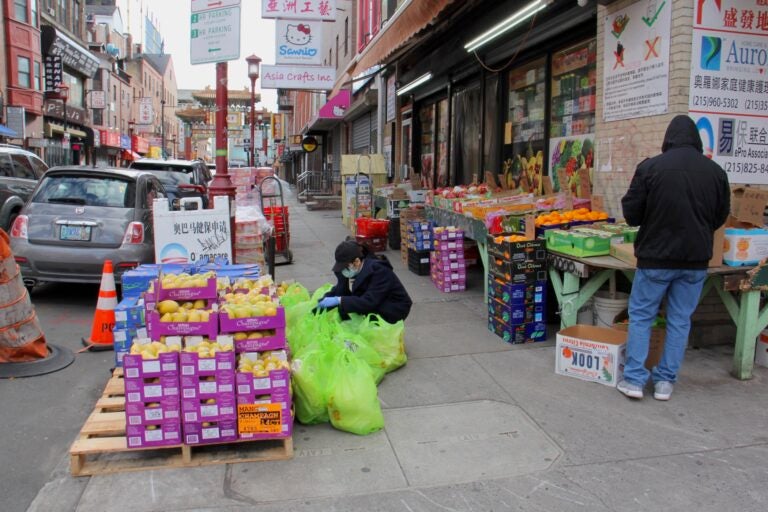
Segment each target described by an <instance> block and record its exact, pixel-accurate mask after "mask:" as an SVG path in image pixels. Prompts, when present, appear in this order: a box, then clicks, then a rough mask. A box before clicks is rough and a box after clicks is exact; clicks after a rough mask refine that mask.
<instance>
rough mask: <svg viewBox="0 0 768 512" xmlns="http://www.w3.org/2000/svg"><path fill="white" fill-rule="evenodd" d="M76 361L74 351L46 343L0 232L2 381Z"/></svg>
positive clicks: (5, 236) (64, 366) (6, 241)
mask: <svg viewBox="0 0 768 512" xmlns="http://www.w3.org/2000/svg"><path fill="white" fill-rule="evenodd" d="M74 360H75V357H74V355H73V354H72V351H71V350H69V349H67V348H62V347H57V346H56V345H51V344H48V343H46V340H45V334H43V330H42V328H41V327H40V323H39V322H38V321H37V314H36V313H35V307H34V306H33V305H32V301H31V300H30V298H29V293H28V292H27V290H26V289H25V288H24V282H23V281H22V277H21V272H20V270H19V266H18V265H17V264H16V261H15V259H14V257H13V253H12V252H11V244H10V239H9V238H8V234H7V233H6V232H5V231H3V230H2V229H0V379H10V378H19V377H32V376H34V375H43V374H46V373H51V372H55V371H58V370H61V369H62V368H66V367H67V366H69V365H70V364H72V361H74Z"/></svg>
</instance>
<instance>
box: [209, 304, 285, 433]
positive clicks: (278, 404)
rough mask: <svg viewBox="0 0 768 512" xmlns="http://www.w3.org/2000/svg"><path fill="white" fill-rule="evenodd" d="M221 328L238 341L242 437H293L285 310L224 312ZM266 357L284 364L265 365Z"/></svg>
mask: <svg viewBox="0 0 768 512" xmlns="http://www.w3.org/2000/svg"><path fill="white" fill-rule="evenodd" d="M262 293H270V291H269V290H263V291H262ZM273 299H274V297H273ZM220 330H221V332H222V333H228V334H230V335H232V336H233V338H234V341H235V351H236V352H237V360H238V366H237V371H236V373H235V385H236V394H235V398H236V402H237V410H238V422H239V425H238V431H239V437H240V439H279V438H286V437H290V436H291V435H292V433H293V415H292V413H291V406H292V402H291V392H290V381H291V376H290V371H289V370H288V356H287V353H286V351H285V348H286V337H285V309H284V308H283V307H282V306H279V307H277V309H276V311H275V315H273V316H250V317H243V318H231V317H230V316H229V314H228V313H227V312H226V311H222V312H221V315H220ZM265 360H266V361H280V362H281V367H277V365H275V364H272V365H271V366H270V364H269V363H267V364H266V365H265V364H263V363H264V361H265ZM272 366H275V368H272ZM255 419H258V420H257V421H256V420H255ZM254 425H255V427H254Z"/></svg>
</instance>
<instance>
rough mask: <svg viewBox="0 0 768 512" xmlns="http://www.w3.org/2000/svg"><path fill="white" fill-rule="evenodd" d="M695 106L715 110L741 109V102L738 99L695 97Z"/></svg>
mask: <svg viewBox="0 0 768 512" xmlns="http://www.w3.org/2000/svg"><path fill="white" fill-rule="evenodd" d="M693 106H694V107H714V108H739V100H738V98H720V97H718V96H693ZM753 108H754V107H753Z"/></svg>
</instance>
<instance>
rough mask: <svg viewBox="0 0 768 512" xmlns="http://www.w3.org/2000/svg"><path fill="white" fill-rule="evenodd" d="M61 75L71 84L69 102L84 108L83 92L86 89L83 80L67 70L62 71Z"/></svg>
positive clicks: (65, 81) (66, 82)
mask: <svg viewBox="0 0 768 512" xmlns="http://www.w3.org/2000/svg"><path fill="white" fill-rule="evenodd" d="M61 76H62V78H63V79H64V83H65V84H67V85H68V86H69V99H68V100H67V104H68V105H71V106H73V107H78V108H83V92H84V90H85V89H84V87H83V80H82V79H81V78H78V77H76V76H75V75H71V74H69V73H67V72H66V71H62V73H61Z"/></svg>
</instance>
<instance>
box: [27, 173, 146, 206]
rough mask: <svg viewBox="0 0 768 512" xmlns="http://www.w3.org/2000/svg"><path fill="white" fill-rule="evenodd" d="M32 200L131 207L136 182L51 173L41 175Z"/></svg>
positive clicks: (118, 178)
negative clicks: (40, 180) (41, 177)
mask: <svg viewBox="0 0 768 512" xmlns="http://www.w3.org/2000/svg"><path fill="white" fill-rule="evenodd" d="M32 202H33V203H62V204H75V205H83V206H106V207H110V208H133V206H134V204H135V202H136V183H135V182H134V181H133V180H130V179H127V178H120V177H107V176H94V175H87V176H85V175H82V174H76V175H75V174H54V175H48V176H45V177H44V178H43V181H42V183H41V184H40V187H39V188H38V189H37V192H36V193H35V195H34V196H33V197H32Z"/></svg>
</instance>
